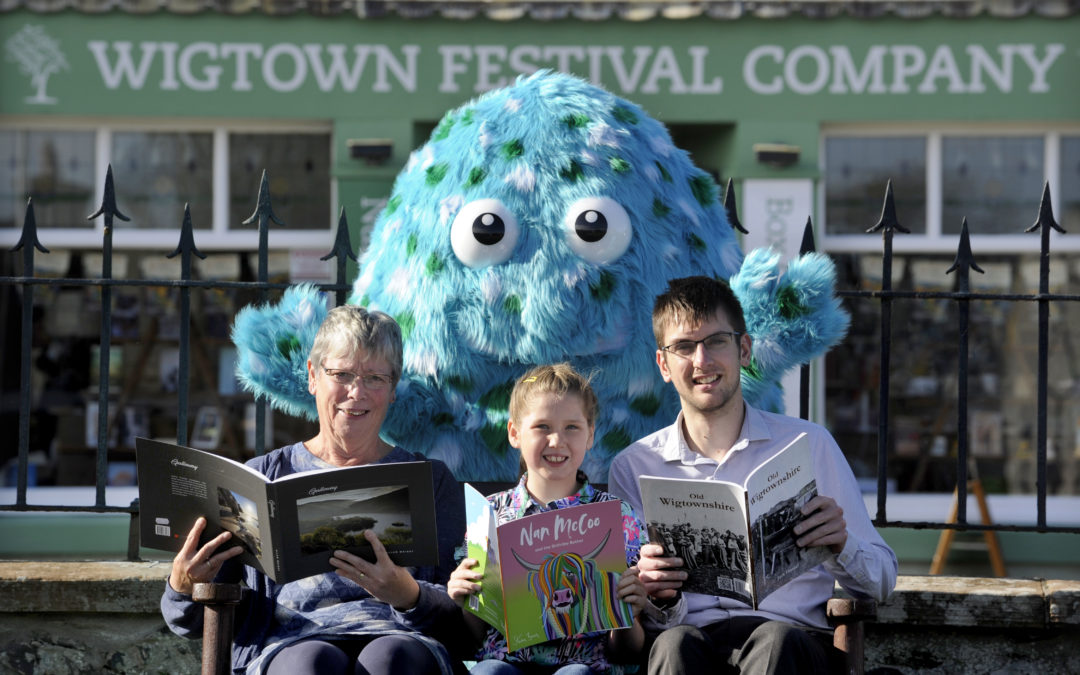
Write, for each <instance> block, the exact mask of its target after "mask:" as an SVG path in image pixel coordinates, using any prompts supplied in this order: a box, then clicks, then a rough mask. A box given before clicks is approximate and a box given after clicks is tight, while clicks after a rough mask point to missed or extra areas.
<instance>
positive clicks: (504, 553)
mask: <svg viewBox="0 0 1080 675" xmlns="http://www.w3.org/2000/svg"><path fill="white" fill-rule="evenodd" d="M498 533H499V557H500V559H501V561H502V574H503V596H504V600H505V602H506V624H507V628H508V630H507V634H506V640H507V645H508V646H509V648H510V650H511V651H513V650H515V649H521V648H522V647H527V646H529V645H534V644H538V643H541V642H547V641H548V640H554V639H556V638H563V637H569V636H571V635H579V634H582V633H591V632H594V631H601V630H610V629H613V628H625V627H629V626H631V625H633V614H632V612H631V609H630V606H629V605H627V604H626V603H625V602H623V601H622V600H619V599H618V598H617V597H616V587H617V585H618V581H619V576H620V575H621V574H622V573H623V571H625V570H626V541H625V539H624V536H623V527H622V504H621V502H619V501H617V500H612V501H606V502H594V503H592V504H584V505H581V506H572V507H569V508H565V509H557V510H554V511H547V512H545V513H538V514H535V515H532V516H526V517H525V518H519V519H518V520H513V521H510V522H509V523H503V524H502V525H500V526H499V528H498Z"/></svg>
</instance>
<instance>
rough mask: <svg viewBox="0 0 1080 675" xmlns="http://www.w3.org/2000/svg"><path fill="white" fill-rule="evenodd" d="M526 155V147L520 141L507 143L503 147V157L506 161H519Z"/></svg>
mask: <svg viewBox="0 0 1080 675" xmlns="http://www.w3.org/2000/svg"><path fill="white" fill-rule="evenodd" d="M524 154H525V145H524V144H523V143H522V142H521V141H520V140H518V139H516V138H515V139H514V140H512V141H507V142H506V143H504V144H503V146H502V156H503V158H504V159H517V158H518V157H521V156H522V155H524Z"/></svg>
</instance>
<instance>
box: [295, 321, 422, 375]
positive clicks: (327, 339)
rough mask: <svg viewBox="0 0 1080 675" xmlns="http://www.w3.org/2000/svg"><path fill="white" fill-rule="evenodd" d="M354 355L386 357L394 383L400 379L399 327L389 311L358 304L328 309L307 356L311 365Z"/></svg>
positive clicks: (319, 364)
mask: <svg viewBox="0 0 1080 675" xmlns="http://www.w3.org/2000/svg"><path fill="white" fill-rule="evenodd" d="M356 354H360V355H366V356H374V357H378V358H382V359H385V360H386V362H387V363H389V364H390V376H391V378H393V381H394V384H397V381H398V380H399V379H401V327H399V326H398V324H397V322H396V321H394V319H393V318H392V317H391V316H390V315H389V314H386V313H385V312H380V311H377V310H368V309H365V308H364V307H360V306H359V305H341V306H339V307H335V308H333V309H331V310H330V311H329V312H328V313H327V314H326V318H325V319H323V322H322V325H321V326H319V332H318V333H316V334H315V342H314V344H312V345H311V353H310V354H308V358H309V359H310V360H311V363H312V364H313V365H315V366H322V364H323V361H324V360H325V359H328V358H335V357H350V356H353V355H356Z"/></svg>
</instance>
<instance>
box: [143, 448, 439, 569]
mask: <svg viewBox="0 0 1080 675" xmlns="http://www.w3.org/2000/svg"><path fill="white" fill-rule="evenodd" d="M136 451H137V452H136V462H137V465H138V467H137V469H138V480H139V511H140V516H141V518H140V520H141V526H140V532H139V535H140V539H141V540H142V545H143V546H145V547H146V548H154V549H159V550H163V551H179V550H180V547H181V546H183V544H184V538H185V537H186V536H187V533H188V531H189V530H190V529H191V526H192V525H193V524H194V523H195V520H196V519H197V518H198V517H199V516H203V517H205V518H206V522H207V526H206V530H205V531H204V532H203V535H202V541H201V542H200V544H202V543H205V542H206V541H208V540H210V539H212V538H213V537H215V536H217V535H218V534H220V533H221V532H222V531H223V530H228V531H229V532H231V533H232V534H233V536H232V538H231V539H230V540H229V542H227V543H226V546H232V545H234V544H240V545H241V546H243V547H244V553H243V554H242V555H241V556H240V557H239V560H240V561H241V562H243V563H246V564H248V565H251V566H252V567H254V568H256V569H258V570H260V571H262V572H263V573H265V574H266V575H267V576H268V577H270V578H271V579H273V580H274V581H276V582H278V583H286V582H289V581H294V580H296V579H300V578H303V577H307V576H311V575H313V574H321V573H323V572H330V571H332V570H333V567H331V566H330V562H329V560H330V556H331V555H332V554H333V552H334V551H335V550H338V549H342V550H346V551H350V552H352V553H354V554H356V555H359V556H361V557H364V558H366V559H368V560H374V552H373V551H372V549H371V545H370V544H369V543H368V542H367V540H365V539H364V536H363V533H364V530H373V531H374V532H375V533H376V534H377V535H378V537H379V541H380V542H381V543H382V545H383V546H384V547H386V551H387V553H388V554H389V556H390V558H391V559H392V560H393V561H394V562H396V563H397V564H398V565H403V566H404V565H434V564H437V562H438V543H437V535H436V530H435V504H434V500H435V498H434V492H433V490H432V478H431V465H430V464H429V463H427V462H402V463H389V464H371V465H366V466H354V467H344V468H340V469H326V470H324V471H308V472H304V473H297V474H293V475H290V476H285V477H283V478H279V479H278V480H275V481H271V480H269V479H268V478H266V477H265V476H263V475H262V474H260V473H259V472H258V471H255V470H254V469H252V468H251V467H249V466H246V465H244V464H241V463H239V462H235V461H233V460H231V459H227V458H225V457H221V456H218V455H215V454H213V453H209V452H204V451H202V450H196V449H194V448H186V447H183V446H180V445H175V444H172V443H164V442H161V441H153V440H149V439H146V438H138V439H136Z"/></svg>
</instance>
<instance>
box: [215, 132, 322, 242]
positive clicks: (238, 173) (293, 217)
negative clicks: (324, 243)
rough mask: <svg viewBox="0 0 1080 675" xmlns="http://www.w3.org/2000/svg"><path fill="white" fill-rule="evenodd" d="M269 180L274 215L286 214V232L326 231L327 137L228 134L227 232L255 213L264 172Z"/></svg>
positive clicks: (245, 227)
mask: <svg viewBox="0 0 1080 675" xmlns="http://www.w3.org/2000/svg"><path fill="white" fill-rule="evenodd" d="M264 169H265V170H266V171H267V175H268V176H269V179H270V194H271V195H273V199H274V211H275V213H278V214H282V215H281V217H282V218H284V217H285V216H284V214H288V220H286V221H285V227H286V228H288V229H290V230H325V229H326V228H327V227H329V223H330V218H331V216H332V214H331V213H330V137H329V136H327V135H326V134H289V135H286V136H282V135H281V134H239V133H233V134H229V227H230V228H232V229H255V228H257V227H258V223H255V222H253V223H251V224H249V225H243V222H244V221H245V220H247V219H248V218H249V217H250V216H251V214H252V212H253V211H254V208H253V205H252V204H253V202H252V195H254V194H257V193H258V189H259V181H260V180H261V179H262V172H263V170H264Z"/></svg>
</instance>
